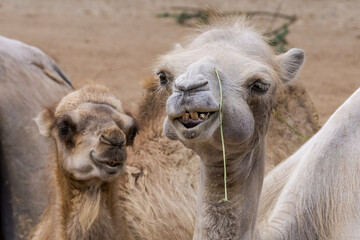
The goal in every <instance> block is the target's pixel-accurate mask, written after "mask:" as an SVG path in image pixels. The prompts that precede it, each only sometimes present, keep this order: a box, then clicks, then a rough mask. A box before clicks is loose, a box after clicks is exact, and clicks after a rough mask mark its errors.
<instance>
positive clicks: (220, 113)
mask: <svg viewBox="0 0 360 240" xmlns="http://www.w3.org/2000/svg"><path fill="white" fill-rule="evenodd" d="M214 70H215V73H216V76H217V78H218V80H219V88H220V104H219V121H220V135H221V145H222V152H223V159H224V190H225V197H224V199H222V200H221V201H228V196H227V185H226V154H225V143H224V134H223V127H222V88H221V81H220V77H219V73H218V71H217V70H216V68H214Z"/></svg>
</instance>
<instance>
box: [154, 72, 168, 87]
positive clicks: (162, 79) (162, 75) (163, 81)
mask: <svg viewBox="0 0 360 240" xmlns="http://www.w3.org/2000/svg"><path fill="white" fill-rule="evenodd" d="M157 75H158V76H159V79H160V84H161V85H166V84H167V83H168V82H169V80H168V78H167V76H166V74H165V72H163V71H160V72H158V73H157Z"/></svg>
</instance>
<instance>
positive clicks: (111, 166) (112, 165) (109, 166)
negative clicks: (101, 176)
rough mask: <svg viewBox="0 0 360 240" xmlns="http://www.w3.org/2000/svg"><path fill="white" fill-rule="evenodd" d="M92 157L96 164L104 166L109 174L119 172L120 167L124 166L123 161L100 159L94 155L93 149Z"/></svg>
mask: <svg viewBox="0 0 360 240" xmlns="http://www.w3.org/2000/svg"><path fill="white" fill-rule="evenodd" d="M90 159H91V161H93V162H94V163H95V164H96V166H98V167H101V168H104V169H105V170H106V172H108V173H109V174H114V173H117V172H118V169H119V168H120V167H122V166H123V163H119V162H115V161H104V160H100V159H98V158H97V157H95V155H94V150H91V152H90Z"/></svg>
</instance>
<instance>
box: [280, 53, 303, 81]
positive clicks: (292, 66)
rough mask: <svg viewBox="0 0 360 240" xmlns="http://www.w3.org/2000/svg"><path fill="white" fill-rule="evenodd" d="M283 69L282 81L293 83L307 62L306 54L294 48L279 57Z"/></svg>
mask: <svg viewBox="0 0 360 240" xmlns="http://www.w3.org/2000/svg"><path fill="white" fill-rule="evenodd" d="M277 59H278V61H279V65H280V68H281V80H282V82H283V83H285V84H286V83H288V82H291V81H292V80H293V79H295V78H296V75H297V73H298V72H299V70H300V68H301V67H302V65H303V63H304V60H305V53H304V51H303V50H301V49H298V48H292V49H290V50H289V51H287V52H286V53H284V54H281V55H279V56H277Z"/></svg>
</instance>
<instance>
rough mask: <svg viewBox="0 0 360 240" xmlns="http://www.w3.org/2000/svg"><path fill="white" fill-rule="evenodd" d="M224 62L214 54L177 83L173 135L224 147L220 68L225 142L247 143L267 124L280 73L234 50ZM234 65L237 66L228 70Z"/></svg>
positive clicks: (169, 127)
mask: <svg viewBox="0 0 360 240" xmlns="http://www.w3.org/2000/svg"><path fill="white" fill-rule="evenodd" d="M222 60H224V59H221V60H220V59H219V58H215V57H214V56H210V57H205V58H203V59H200V60H199V61H196V62H194V63H192V64H190V65H189V66H188V67H187V69H186V70H185V71H184V73H183V74H181V75H179V76H178V77H177V78H176V79H175V80H174V83H173V92H172V94H171V96H170V97H169V98H168V100H167V104H166V111H167V118H166V119H165V122H164V132H165V134H166V136H167V137H169V138H170V139H178V140H181V141H182V142H184V143H186V145H192V143H199V142H202V143H204V142H209V143H211V144H215V145H217V144H218V142H219V139H220V132H219V104H220V87H219V80H218V78H217V75H216V72H215V68H216V70H217V71H218V73H219V77H220V80H221V85H222V92H223V109H222V113H223V129H224V136H225V139H226V140H227V141H228V142H232V143H244V142H246V141H248V140H249V139H250V138H251V137H252V136H253V135H254V133H258V132H254V130H255V129H258V128H260V125H267V121H268V116H270V111H271V107H272V102H271V99H273V98H274V94H275V90H276V84H277V83H276V81H277V80H276V79H274V78H275V77H276V75H275V77H274V73H273V72H274V71H273V70H272V69H271V68H270V67H269V66H268V65H266V64H263V63H261V62H256V61H254V60H252V59H249V58H246V57H243V56H240V55H238V54H234V53H230V52H229V54H228V55H227V61H226V64H222V63H221V62H222ZM228 63H229V64H230V63H232V64H234V65H236V66H237V68H230V67H228ZM264 116H266V117H265V119H264ZM256 125H259V126H256Z"/></svg>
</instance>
